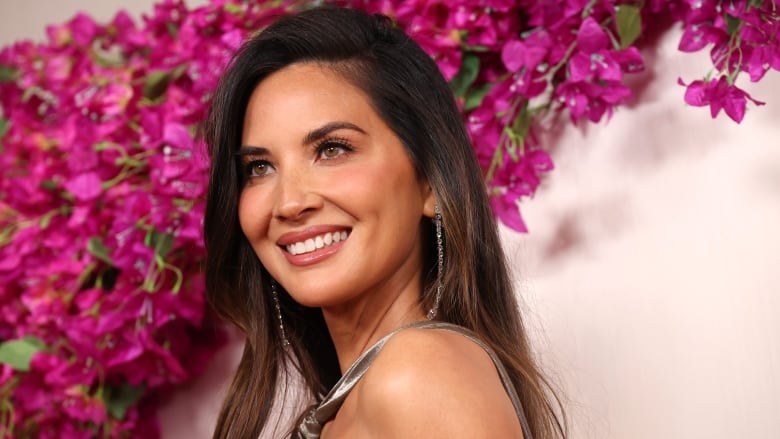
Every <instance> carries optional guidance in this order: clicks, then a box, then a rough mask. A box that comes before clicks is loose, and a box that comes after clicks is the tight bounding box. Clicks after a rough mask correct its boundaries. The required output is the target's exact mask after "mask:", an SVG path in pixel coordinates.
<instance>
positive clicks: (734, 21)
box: [726, 14, 742, 35]
mask: <svg viewBox="0 0 780 439" xmlns="http://www.w3.org/2000/svg"><path fill="white" fill-rule="evenodd" d="M740 27H742V20H740V19H739V18H737V17H733V16H731V15H729V14H726V32H727V33H728V34H729V35H734V34H735V33H736V32H737V31H739V28H740Z"/></svg>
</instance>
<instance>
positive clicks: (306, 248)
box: [285, 230, 349, 256]
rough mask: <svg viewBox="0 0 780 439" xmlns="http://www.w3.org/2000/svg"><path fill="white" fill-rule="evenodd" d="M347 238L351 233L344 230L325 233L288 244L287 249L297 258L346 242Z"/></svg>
mask: <svg viewBox="0 0 780 439" xmlns="http://www.w3.org/2000/svg"><path fill="white" fill-rule="evenodd" d="M347 236H349V233H347V231H346V230H342V231H341V232H333V233H325V234H323V235H319V236H316V237H314V238H309V239H307V240H305V241H301V242H296V243H294V244H288V245H287V246H286V247H285V248H286V249H287V251H288V252H289V253H290V254H291V255H293V256H295V255H300V254H303V253H310V252H313V251H314V250H318V249H321V248H324V247H327V246H329V245H331V244H335V243H337V242H339V241H344V240H345V239H347Z"/></svg>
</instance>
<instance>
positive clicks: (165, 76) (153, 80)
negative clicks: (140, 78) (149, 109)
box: [143, 70, 171, 100]
mask: <svg viewBox="0 0 780 439" xmlns="http://www.w3.org/2000/svg"><path fill="white" fill-rule="evenodd" d="M170 83H171V72H165V71H161V70H157V71H154V72H151V73H149V75H148V76H147V77H146V79H145V80H144V90H143V95H144V97H145V98H148V99H152V100H154V99H157V98H159V97H160V96H162V95H164V94H165V90H167V89H168V84H170Z"/></svg>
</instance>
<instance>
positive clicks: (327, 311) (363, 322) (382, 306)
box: [322, 277, 425, 373]
mask: <svg viewBox="0 0 780 439" xmlns="http://www.w3.org/2000/svg"><path fill="white" fill-rule="evenodd" d="M419 285H420V283H419V278H417V277H415V278H414V279H410V281H409V282H408V283H407V284H406V285H404V286H401V287H400V288H398V286H396V288H382V289H381V290H382V291H377V292H376V293H375V294H364V295H361V296H360V298H359V299H356V301H355V302H350V303H345V304H340V305H338V306H332V307H324V308H322V314H323V317H324V318H325V323H326V325H327V326H328V332H329V333H330V336H331V338H332V339H333V344H334V346H335V348H336V355H337V356H338V359H339V367H340V369H341V373H344V372H345V371H346V370H347V369H348V368H349V367H350V366H351V365H352V363H354V362H355V360H357V358H358V357H359V356H360V354H362V353H363V352H365V351H366V350H367V349H368V348H369V347H371V346H372V345H373V344H374V343H376V342H377V341H379V339H381V338H382V337H384V336H385V335H387V334H389V333H390V332H392V331H393V330H395V329H397V328H399V327H401V326H403V325H406V324H409V323H412V322H416V321H420V320H423V319H425V313H424V312H423V311H422V309H421V308H420V300H419V297H420V287H419ZM392 291H395V293H394V294H393V293H392Z"/></svg>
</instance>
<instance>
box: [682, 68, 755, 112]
mask: <svg viewBox="0 0 780 439" xmlns="http://www.w3.org/2000/svg"><path fill="white" fill-rule="evenodd" d="M678 83H679V84H680V85H683V86H685V87H686V89H685V102H686V103H687V104H688V105H693V106H694V107H703V106H706V105H709V107H710V114H711V115H712V117H713V118H714V117H716V116H717V115H718V113H720V110H721V109H722V110H723V111H725V112H726V114H727V115H728V116H729V117H730V118H731V119H732V120H734V121H735V122H737V123H740V122H742V119H743V118H744V116H745V108H746V106H747V101H748V100H750V101H752V102H753V103H754V104H755V105H764V102H761V101H758V100H756V99H753V98H752V97H751V96H750V95H749V94H748V93H747V92H745V91H744V90H742V89H740V88H739V87H737V86H736V85H734V84H729V82H728V79H727V78H726V77H725V76H721V77H719V78H717V79H711V80H709V81H704V80H696V81H693V82H691V83H690V84H687V85H686V84H685V83H684V82H683V81H682V79H678Z"/></svg>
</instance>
